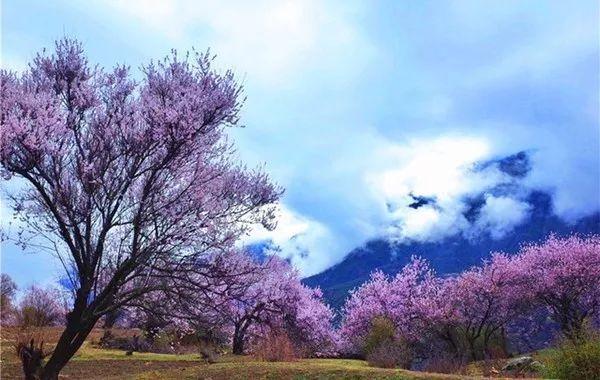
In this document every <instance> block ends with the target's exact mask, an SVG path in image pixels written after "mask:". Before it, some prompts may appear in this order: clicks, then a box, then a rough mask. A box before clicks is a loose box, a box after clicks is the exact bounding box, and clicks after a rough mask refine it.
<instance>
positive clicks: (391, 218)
mask: <svg viewBox="0 0 600 380" xmlns="http://www.w3.org/2000/svg"><path fill="white" fill-rule="evenodd" d="M598 7H599V5H598V2H597V1H593V0H590V1H575V2H556V1H448V2H444V1H418V2H416V1H389V2H385V1H369V2H367V1H365V2H361V1H339V2H325V1H309V0H306V1H252V2H247V1H233V2H221V1H207V2H203V1H191V0H189V1H186V0H177V1H143V0H130V1H85V2H83V1H52V2H47V1H22V0H21V1H17V0H6V1H3V2H2V9H1V11H2V49H1V50H2V66H3V67H4V68H9V69H12V70H22V69H24V68H25V67H26V65H27V62H28V61H29V60H30V59H31V58H32V57H33V56H34V54H35V52H37V51H39V50H40V49H42V48H43V47H51V46H52V43H53V40H55V39H56V38H60V37H62V36H64V35H68V36H74V37H76V38H78V39H80V40H81V41H82V42H83V43H84V45H85V48H86V50H87V52H88V55H89V57H90V61H91V62H95V63H98V64H100V65H102V66H106V67H110V66H112V65H113V64H115V63H127V64H129V65H130V66H131V67H132V68H138V67H139V66H140V65H142V64H144V63H146V62H148V61H149V60H150V59H153V58H160V57H163V56H164V55H166V54H167V53H168V52H169V51H170V49H171V48H176V49H178V50H187V49H190V48H191V47H195V48H197V49H201V50H203V49H205V48H208V47H210V48H211V50H212V51H213V52H214V53H216V54H217V57H218V58H217V63H218V65H219V66H220V67H222V68H232V69H234V71H235V72H236V73H237V74H238V76H239V77H240V78H242V79H243V82H244V84H245V89H246V95H247V96H248V100H247V103H246V106H245V110H244V113H243V119H242V121H243V123H244V124H245V125H246V128H244V129H237V130H235V131H232V132H231V134H232V136H233V137H234V138H235V141H236V143H237V146H238V150H239V155H240V158H241V159H243V160H244V161H246V162H248V163H250V164H255V165H258V164H265V167H266V169H267V170H268V171H269V172H270V173H271V174H272V176H273V178H274V179H275V180H276V181H277V182H279V183H280V184H281V185H282V186H284V187H285V188H286V193H285V196H284V198H283V201H282V207H281V217H280V223H279V227H278V228H277V230H276V231H274V232H271V233H268V232H266V231H260V230H256V231H254V232H253V233H252V234H251V236H248V237H247V239H246V242H253V241H260V240H265V239H269V240H272V241H273V242H275V243H276V244H278V245H280V246H281V247H282V254H283V255H286V256H288V257H291V258H292V261H293V262H294V263H295V264H296V265H297V266H298V267H299V268H300V269H301V270H302V272H303V273H304V274H312V273H315V272H318V271H320V270H323V269H325V268H326V267H328V266H330V265H332V264H334V263H336V262H337V261H339V260H340V259H341V258H342V257H343V256H344V254H345V253H347V252H348V251H349V250H351V249H352V248H354V247H356V246H358V245H360V244H362V243H364V242H365V241H366V240H368V239H372V238H374V237H378V236H386V237H389V238H393V239H396V240H398V241H404V240H410V239H412V240H421V241H424V240H437V239H441V238H443V237H444V236H448V235H451V234H455V233H463V234H470V235H473V234H478V233H490V234H492V236H502V235H504V234H506V233H510V230H511V228H512V226H514V225H515V224H518V223H521V222H523V221H524V220H526V218H527V214H528V211H529V210H530V206H529V205H528V204H527V203H526V202H525V200H524V196H523V191H527V190H531V189H542V190H544V191H548V192H550V193H552V194H553V201H554V207H555V210H556V213H557V214H558V215H559V216H561V217H563V218H565V219H566V220H569V221H573V220H576V219H577V218H580V217H582V216H585V215H587V214H589V213H592V212H595V211H597V210H598V209H599V208H600V199H599V198H600V195H599V194H600V188H599V186H600V185H599V183H600V147H599V145H600V142H599V141H600V136H599V135H600V130H599V123H598V117H599V97H598V96H599V95H598V93H599V91H598V90H599V89H598V86H599V80H600V76H599V36H598V33H599V22H598V19H599V9H598ZM519 151H527V152H528V154H529V156H530V159H531V162H532V170H531V172H530V173H529V174H528V175H527V176H526V178H524V179H522V180H520V181H519V189H521V190H519V191H516V192H513V193H510V194H503V195H501V196H498V195H493V194H489V193H486V189H489V188H490V187H493V186H494V185H497V184H499V183H505V182H506V181H507V180H510V179H507V178H505V174H504V173H502V172H501V171H499V170H497V168H496V167H493V166H492V167H490V168H488V169H486V170H483V171H481V170H479V171H477V170H472V168H473V166H474V165H476V164H477V163H480V162H484V161H488V160H492V159H495V158H499V157H503V156H507V155H510V154H514V153H517V152H519ZM5 188H8V191H10V188H11V184H5ZM523 189H525V190H523ZM410 194H413V195H414V194H416V195H422V196H429V197H435V198H436V199H437V202H438V205H439V207H435V208H433V207H422V208H419V209H413V208H410V207H408V204H410V203H411V202H412V198H411V197H410ZM473 194H484V195H485V200H486V203H485V207H484V209H483V212H482V214H481V217H480V219H479V220H477V221H475V222H467V221H466V220H464V218H463V217H462V212H463V211H464V207H465V205H464V199H465V198H467V197H469V196H471V195H473ZM9 215H10V213H9V212H8V210H7V205H6V203H3V208H2V214H1V216H2V218H3V222H2V223H3V226H4V228H7V229H8V231H9V232H8V233H9V234H11V233H14V226H13V227H7V224H8V223H7V222H6V221H7V220H8V219H7V218H8V217H9ZM2 248H3V250H2V270H3V271H6V272H8V273H10V274H11V275H12V276H13V277H14V278H15V279H16V280H17V282H18V283H19V284H22V285H25V284H28V283H30V282H32V281H38V282H51V281H53V279H54V278H55V277H56V276H57V275H58V273H59V271H58V268H57V267H56V266H55V265H54V264H53V259H52V258H50V257H47V256H45V255H43V254H35V253H29V254H25V253H23V252H21V250H20V249H18V248H16V247H14V246H13V245H11V244H10V243H8V242H5V243H3V247H2Z"/></svg>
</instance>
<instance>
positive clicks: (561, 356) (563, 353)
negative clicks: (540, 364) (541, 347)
mask: <svg viewBox="0 0 600 380" xmlns="http://www.w3.org/2000/svg"><path fill="white" fill-rule="evenodd" d="M544 362H545V365H546V371H545V375H546V377H550V378H555V379H567V380H569V379H573V380H576V379H588V380H600V339H598V338H596V339H593V340H590V341H588V342H585V343H581V344H577V345H575V344H572V343H563V344H562V345H561V346H560V347H559V348H558V349H556V350H553V351H551V353H550V354H549V355H548V356H547V358H546V360H544Z"/></svg>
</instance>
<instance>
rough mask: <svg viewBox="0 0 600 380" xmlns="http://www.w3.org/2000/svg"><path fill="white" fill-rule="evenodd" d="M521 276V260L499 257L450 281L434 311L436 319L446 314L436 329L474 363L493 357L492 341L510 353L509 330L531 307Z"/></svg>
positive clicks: (501, 255) (493, 257) (434, 305)
mask: <svg viewBox="0 0 600 380" xmlns="http://www.w3.org/2000/svg"><path fill="white" fill-rule="evenodd" d="M521 273H522V272H521V269H520V268H519V262H518V260H516V259H515V258H511V257H509V256H508V255H504V254H495V255H493V256H492V258H491V259H490V260H489V261H485V262H484V263H483V264H482V265H481V266H478V267H473V268H471V269H469V270H467V271H465V272H463V273H461V274H460V275H459V276H458V277H456V278H453V279H449V280H446V281H445V282H444V289H442V290H441V297H438V303H437V304H435V303H434V304H433V305H431V307H432V309H430V312H431V313H432V314H433V315H434V316H435V315H438V316H439V315H440V312H444V313H446V314H445V317H446V319H445V320H444V319H443V318H442V319H438V323H439V325H437V326H436V327H437V328H438V329H439V331H441V332H444V333H445V334H446V335H444V334H442V335H441V336H444V337H445V338H447V342H448V343H450V344H451V346H452V347H454V348H455V349H459V351H466V353H467V354H468V357H469V358H470V359H473V360H476V359H482V358H484V357H489V356H490V355H491V353H490V345H491V343H492V340H496V342H498V343H499V345H500V349H502V350H504V351H506V341H505V338H506V328H507V327H508V326H509V324H510V323H511V322H512V321H514V320H515V319H516V318H517V317H518V316H520V315H522V314H524V313H526V312H528V310H529V309H530V307H531V299H529V297H528V296H527V294H526V293H524V292H523V289H522V286H523V284H524V281H523V278H522V277H521ZM432 321H435V317H434V318H433V319H432ZM432 326H435V324H432ZM463 345H465V346H466V347H462V346H463Z"/></svg>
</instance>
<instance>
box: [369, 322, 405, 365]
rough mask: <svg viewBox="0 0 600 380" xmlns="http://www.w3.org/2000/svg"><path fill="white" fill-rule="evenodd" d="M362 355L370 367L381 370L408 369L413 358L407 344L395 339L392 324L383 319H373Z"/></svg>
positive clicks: (394, 329) (394, 330)
mask: <svg viewBox="0 0 600 380" xmlns="http://www.w3.org/2000/svg"><path fill="white" fill-rule="evenodd" d="M363 353H364V355H365V358H366V359H367V362H369V364H370V365H372V366H375V367H383V368H394V367H402V368H409V367H410V364H411V362H412V357H413V352H412V348H411V347H410V345H409V344H408V342H406V341H404V340H403V339H399V338H398V337H396V328H395V326H394V323H393V322H392V321H391V320H390V319H389V318H385V317H375V318H373V320H372V321H371V328H370V329H369V334H368V335H367V337H366V338H365V340H364V343H363Z"/></svg>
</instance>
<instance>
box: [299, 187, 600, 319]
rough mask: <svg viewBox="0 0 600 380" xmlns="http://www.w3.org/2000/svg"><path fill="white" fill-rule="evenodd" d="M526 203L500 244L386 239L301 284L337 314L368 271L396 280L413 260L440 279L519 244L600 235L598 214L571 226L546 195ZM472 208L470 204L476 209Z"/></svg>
mask: <svg viewBox="0 0 600 380" xmlns="http://www.w3.org/2000/svg"><path fill="white" fill-rule="evenodd" d="M528 201H529V203H530V204H531V205H533V209H532V212H531V214H530V218H529V219H528V220H527V221H525V222H524V223H522V224H521V225H519V226H517V227H515V229H514V230H513V231H512V232H511V233H509V234H507V235H505V236H504V237H502V238H500V239H494V238H492V237H491V236H490V235H489V234H483V235H480V236H478V237H476V238H467V237H465V236H463V235H456V236H453V237H448V238H445V239H443V240H441V241H438V242H425V243H423V242H414V243H393V242H390V241H389V240H386V239H373V240H371V241H369V242H367V243H366V244H365V245H364V246H362V247H358V248H356V249H354V250H353V251H351V252H350V253H349V254H348V255H347V256H346V257H345V258H344V260H342V262H340V263H338V264H336V265H334V266H333V267H331V268H329V269H327V270H325V271H323V272H321V273H319V274H317V275H314V276H311V277H308V278H306V279H304V283H305V284H306V285H308V286H311V287H316V286H318V287H320V288H321V289H322V290H323V294H324V297H325V299H326V300H327V301H328V302H329V303H330V305H331V306H333V307H335V308H339V307H341V306H342V305H343V303H344V300H345V299H346V297H347V295H348V292H349V291H350V290H351V289H353V288H355V287H357V286H359V285H361V284H362V283H363V282H365V281H366V280H367V279H368V278H369V275H370V273H371V272H372V271H374V270H377V269H379V270H382V271H383V272H385V273H388V274H391V275H394V274H396V273H398V272H399V271H400V270H401V269H402V267H404V265H406V264H407V263H408V262H409V260H410V257H411V256H412V255H418V256H421V257H423V258H425V259H427V260H429V262H430V263H431V265H432V267H433V268H434V269H435V271H436V273H437V274H438V275H442V276H444V275H451V274H453V273H458V272H461V271H462V270H464V269H467V268H469V267H471V266H473V265H477V264H479V263H481V260H483V259H486V258H488V257H489V256H490V254H491V253H492V252H497V251H503V252H507V253H515V252H517V251H518V249H519V246H520V245H521V244H523V243H526V242H533V241H539V240H541V239H544V238H546V237H547V236H548V235H549V234H550V233H555V234H558V235H565V234H569V233H573V232H575V233H580V234H589V233H598V232H600V213H595V214H593V215H590V216H588V217H585V218H582V219H580V220H579V221H577V222H576V223H574V224H569V223H567V222H565V221H563V220H561V219H560V218H558V217H557V216H555V215H554V214H553V213H552V208H551V197H550V196H549V195H548V194H546V193H543V192H533V193H531V195H530V196H529V198H528ZM476 208H477V206H476V204H475V203H474V209H476ZM471 212H475V211H471Z"/></svg>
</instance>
